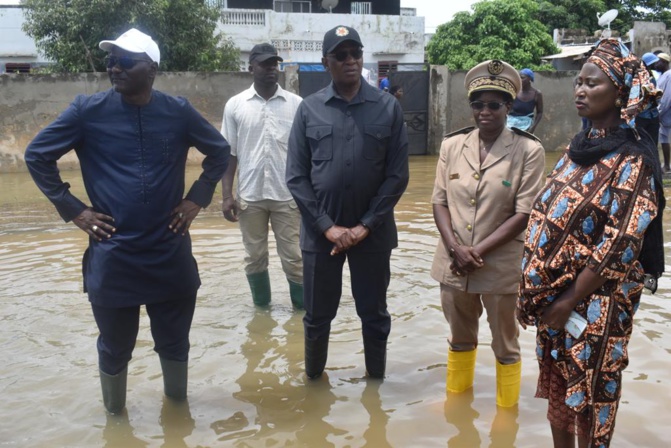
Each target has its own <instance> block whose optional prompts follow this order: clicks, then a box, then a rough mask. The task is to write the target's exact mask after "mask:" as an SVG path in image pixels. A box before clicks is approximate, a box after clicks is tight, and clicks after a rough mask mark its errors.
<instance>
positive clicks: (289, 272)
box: [238, 199, 303, 285]
mask: <svg viewBox="0 0 671 448" xmlns="http://www.w3.org/2000/svg"><path fill="white" fill-rule="evenodd" d="M238 207H239V209H240V211H239V212H238V218H239V220H240V232H241V233H242V244H243V245H244V246H245V273H246V274H248V275H249V274H256V273H258V272H264V271H267V270H268V222H269V221H270V225H271V227H272V229H273V233H274V234H275V241H276V243H277V254H278V255H279V256H280V260H281V262H282V270H283V271H284V273H285V275H286V276H287V279H289V280H291V281H292V282H294V283H298V284H300V285H302V284H303V258H302V255H301V249H300V246H299V241H298V237H299V232H300V226H301V214H300V211H299V210H298V207H297V206H296V203H295V202H294V201H293V200H291V201H272V200H269V199H266V200H263V201H254V202H247V201H244V200H238Z"/></svg>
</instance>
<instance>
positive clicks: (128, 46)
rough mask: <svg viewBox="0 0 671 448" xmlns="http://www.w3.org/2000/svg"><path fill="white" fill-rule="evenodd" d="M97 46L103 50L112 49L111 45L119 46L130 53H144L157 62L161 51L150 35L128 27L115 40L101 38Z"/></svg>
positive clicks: (159, 59) (159, 60)
mask: <svg viewBox="0 0 671 448" xmlns="http://www.w3.org/2000/svg"><path fill="white" fill-rule="evenodd" d="M98 46H99V47H100V48H101V49H102V50H105V51H112V48H113V47H119V48H121V49H122V50H126V51H130V52H131V53H146V54H147V56H149V58H150V59H151V60H152V61H154V62H156V63H157V64H158V63H160V62H161V51H160V50H159V49H158V45H156V42H154V40H153V39H152V38H151V36H148V35H146V34H144V33H143V32H142V31H140V30H138V29H135V28H131V29H129V30H128V31H126V32H125V33H123V34H122V35H121V36H119V37H118V38H117V39H116V40H103V41H101V42H100V43H99V44H98Z"/></svg>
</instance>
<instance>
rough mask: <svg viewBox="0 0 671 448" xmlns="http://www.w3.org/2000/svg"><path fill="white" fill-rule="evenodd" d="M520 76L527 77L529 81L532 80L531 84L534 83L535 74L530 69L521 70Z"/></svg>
mask: <svg viewBox="0 0 671 448" xmlns="http://www.w3.org/2000/svg"><path fill="white" fill-rule="evenodd" d="M520 75H525V76H526V77H528V78H529V79H531V82H534V81H535V79H534V72H533V71H532V70H531V69H530V68H523V69H522V70H520Z"/></svg>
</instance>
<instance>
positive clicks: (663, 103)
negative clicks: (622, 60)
mask: <svg viewBox="0 0 671 448" xmlns="http://www.w3.org/2000/svg"><path fill="white" fill-rule="evenodd" d="M657 57H658V58H659V61H658V62H657V64H656V65H655V68H656V69H657V70H660V71H661V72H662V74H661V75H660V77H659V79H658V80H657V88H658V89H660V90H661V91H662V92H664V94H663V95H662V99H661V100H659V143H661V145H662V158H663V160H664V163H663V165H662V169H663V170H664V172H665V173H668V172H669V171H671V167H669V159H670V157H669V154H670V153H671V70H668V67H669V65H668V64H669V62H668V59H669V55H667V54H666V53H660V54H658V55H657Z"/></svg>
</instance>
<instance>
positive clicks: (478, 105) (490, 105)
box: [471, 101, 507, 110]
mask: <svg viewBox="0 0 671 448" xmlns="http://www.w3.org/2000/svg"><path fill="white" fill-rule="evenodd" d="M506 104H507V103H505V102H498V101H489V102H487V103H485V102H484V101H471V109H473V110H482V109H484V108H485V107H487V109H489V110H499V109H501V108H502V107H503V106H505V105H506Z"/></svg>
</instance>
